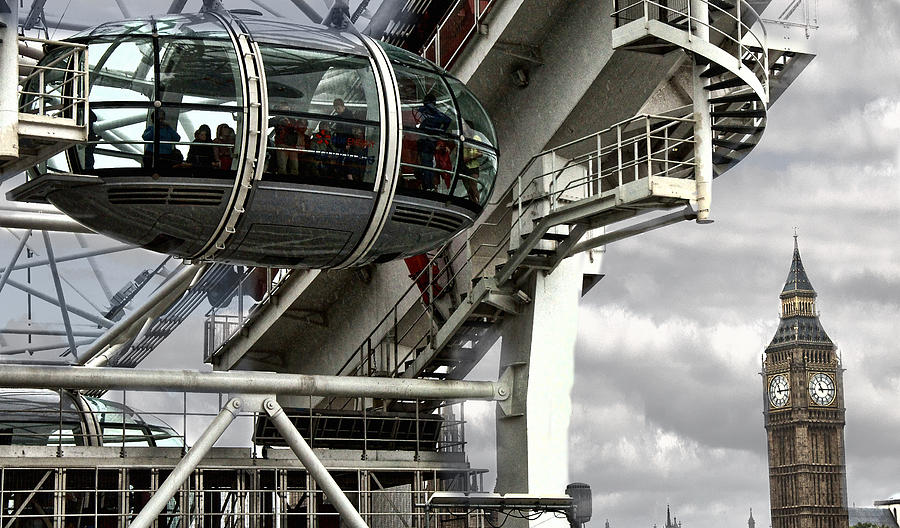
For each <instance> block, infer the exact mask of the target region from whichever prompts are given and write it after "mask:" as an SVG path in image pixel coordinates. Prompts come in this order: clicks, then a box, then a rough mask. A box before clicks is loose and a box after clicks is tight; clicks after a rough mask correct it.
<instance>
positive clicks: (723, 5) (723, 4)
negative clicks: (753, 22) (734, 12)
mask: <svg viewBox="0 0 900 528" xmlns="http://www.w3.org/2000/svg"><path fill="white" fill-rule="evenodd" d="M709 3H710V4H712V5H714V6H716V7H718V8H719V9H724V10H726V11H727V10H729V9H734V8H735V7H736V4H735V3H734V2H729V1H728V0H710V1H709Z"/></svg>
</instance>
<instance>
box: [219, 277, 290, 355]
mask: <svg viewBox="0 0 900 528" xmlns="http://www.w3.org/2000/svg"><path fill="white" fill-rule="evenodd" d="M290 275H291V270H286V269H277V268H247V269H246V270H245V271H244V273H243V275H242V276H241V278H240V280H239V281H238V283H237V284H236V285H235V286H234V287H232V288H231V289H230V291H228V292H227V293H226V294H225V295H224V296H223V297H224V298H225V299H229V300H228V302H224V303H222V304H220V305H219V306H213V307H212V308H210V309H209V311H207V312H206V320H205V322H204V332H203V336H204V342H203V350H204V357H203V361H204V362H208V361H209V360H210V358H212V357H213V356H215V355H216V354H218V353H219V352H220V351H221V349H222V347H223V346H224V345H225V344H226V343H227V342H228V340H230V339H231V338H232V337H234V335H235V334H237V333H238V332H239V331H240V330H241V328H243V327H244V324H245V323H246V322H247V321H248V320H249V319H250V318H251V317H252V316H253V314H254V313H255V312H256V311H257V310H259V308H260V307H261V306H262V305H264V304H266V303H267V302H269V300H270V299H271V298H272V296H273V295H275V294H276V293H277V292H278V290H279V288H281V286H282V285H283V284H284V283H285V280H287V278H288V277H289V276H290ZM261 281H262V282H264V284H260V282H261ZM211 302H212V301H211Z"/></svg>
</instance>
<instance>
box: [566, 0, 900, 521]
mask: <svg viewBox="0 0 900 528" xmlns="http://www.w3.org/2000/svg"><path fill="white" fill-rule="evenodd" d="M819 16H820V23H821V29H820V30H819V31H818V32H816V35H815V39H816V44H817V47H818V52H819V56H818V57H817V58H816V59H815V61H814V62H813V63H812V64H811V65H810V66H809V67H808V68H807V70H806V71H805V72H804V73H803V74H802V75H801V77H800V78H799V80H798V81H797V82H795V83H794V85H793V86H792V87H791V88H790V89H789V91H788V92H787V94H786V95H785V96H784V97H783V98H782V99H781V100H779V101H778V102H777V104H776V105H775V106H774V107H773V109H772V112H771V113H770V114H769V115H770V117H769V122H768V128H767V129H766V133H765V135H764V137H763V140H762V144H761V146H760V147H759V148H757V149H756V150H754V152H753V153H752V154H751V155H750V157H749V158H748V159H746V160H744V161H743V162H742V163H741V164H740V165H738V166H737V167H736V168H735V169H734V170H732V171H731V172H729V173H728V174H726V175H725V176H723V177H722V178H720V179H718V180H716V185H715V187H714V198H713V200H714V201H713V216H714V218H715V220H716V222H715V223H714V224H713V225H711V226H701V225H696V224H688V223H684V224H682V225H677V226H673V227H668V228H665V229H663V230H659V231H656V232H653V233H649V234H645V235H642V236H640V237H638V238H634V239H631V240H628V241H624V242H620V243H618V244H615V245H614V246H610V247H609V248H608V252H607V254H606V259H607V260H606V262H605V265H606V273H607V276H606V278H605V279H604V280H603V281H601V283H600V284H599V285H598V286H597V287H596V288H595V289H594V290H593V291H592V292H590V294H589V295H588V296H587V298H586V299H585V301H584V303H583V307H582V311H581V321H580V328H581V333H580V335H579V341H578V345H577V350H578V352H577V359H576V388H575V393H574V416H573V418H572V423H573V425H572V428H571V450H570V453H571V456H572V461H571V476H572V479H573V480H580V481H585V482H589V483H590V484H591V485H592V486H593V489H594V494H595V502H594V515H595V521H594V524H595V525H598V526H602V524H599V523H602V522H603V520H604V519H605V518H609V520H610V524H611V525H612V526H613V528H618V527H646V526H650V525H652V524H653V523H664V521H665V508H666V504H667V503H670V504H671V505H672V508H673V513H674V514H676V515H677V516H678V518H679V519H680V520H682V521H683V523H684V526H685V527H690V528H713V527H717V528H724V527H732V528H740V527H742V526H746V520H747V517H748V513H749V508H750V507H752V508H753V512H754V517H755V518H756V520H757V525H758V526H763V527H766V526H769V515H768V507H769V502H768V480H767V462H766V452H765V449H766V442H765V431H764V429H763V419H762V414H761V410H762V382H761V380H760V376H759V375H758V372H759V371H760V355H761V353H762V351H763V349H764V348H765V346H766V345H767V344H768V343H769V341H770V340H771V338H772V335H773V334H774V332H775V329H776V327H777V324H778V309H779V300H778V294H779V293H780V291H781V287H782V285H783V283H784V280H785V278H786V276H787V272H788V269H789V266H790V260H791V251H792V243H793V239H792V238H791V236H792V234H793V228H794V227H795V226H796V227H798V228H799V235H800V239H799V240H800V250H801V254H802V256H803V261H804V264H805V265H806V269H807V272H808V274H809V276H810V280H811V281H812V283H813V286H814V287H815V288H816V289H817V291H818V293H819V299H818V308H819V310H820V311H821V321H822V324H823V325H824V327H825V329H826V331H827V332H828V334H829V335H830V336H831V338H832V339H833V340H834V341H835V342H836V343H837V344H838V346H839V349H840V352H841V354H842V357H843V361H844V367H845V368H846V369H847V370H846V375H845V378H844V385H845V393H846V406H847V428H846V443H847V453H846V456H847V481H848V488H849V494H848V495H849V501H850V502H851V503H855V504H856V505H858V506H871V505H872V501H874V500H877V499H882V498H886V497H887V496H889V495H891V494H893V493H895V492H897V491H900V477H898V476H897V468H898V467H900V459H898V451H897V448H896V447H897V438H900V406H898V405H897V403H898V399H900V391H898V387H900V360H898V354H900V345H898V339H897V326H896V323H897V321H898V319H900V258H898V257H900V250H898V247H900V234H898V227H900V178H898V177H900V26H898V25H897V23H898V21H900V2H898V1H896V0H871V1H866V2H843V1H833V0H822V1H820V2H819ZM589 322H590V323H589Z"/></svg>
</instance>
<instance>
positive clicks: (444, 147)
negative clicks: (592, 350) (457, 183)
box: [394, 66, 459, 196]
mask: <svg viewBox="0 0 900 528" xmlns="http://www.w3.org/2000/svg"><path fill="white" fill-rule="evenodd" d="M394 73H395V75H396V76H397V85H398V89H399V92H400V113H401V118H402V122H403V144H402V149H401V155H400V163H401V164H400V181H399V182H398V188H399V189H400V190H401V191H407V193H408V191H413V192H415V191H423V192H428V193H435V192H436V193H439V194H441V195H444V196H446V195H448V194H450V190H451V189H452V186H453V179H454V177H455V172H456V166H457V163H458V159H459V141H458V140H457V136H458V135H459V118H458V116H457V112H456V106H455V105H454V104H453V98H452V97H451V96H450V90H449V89H448V88H447V85H446V83H444V80H443V79H442V78H441V76H440V75H438V74H437V73H432V72H428V71H424V70H421V69H418V68H410V67H406V66H395V67H394Z"/></svg>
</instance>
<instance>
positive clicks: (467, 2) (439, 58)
mask: <svg viewBox="0 0 900 528" xmlns="http://www.w3.org/2000/svg"><path fill="white" fill-rule="evenodd" d="M496 3H497V0H457V1H456V3H454V4H453V7H452V8H451V9H450V12H449V13H448V14H447V16H446V17H444V19H443V20H442V21H441V23H440V24H438V26H437V28H436V29H435V32H434V36H432V37H431V40H429V41H428V44H426V45H425V47H424V48H423V50H422V53H421V55H422V56H423V57H425V58H426V59H428V60H430V61H432V62H434V63H435V64H437V65H438V66H440V67H442V68H449V67H450V66H451V65H452V64H453V62H454V61H455V60H456V59H457V58H458V57H459V52H460V51H462V49H463V48H464V47H465V46H466V44H468V42H469V39H471V38H472V36H473V35H475V34H476V33H477V32H478V28H479V26H480V25H481V23H482V21H483V19H484V17H485V16H486V15H487V13H488V12H489V11H490V10H491V8H492V7H493V6H494V4H496Z"/></svg>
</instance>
